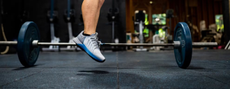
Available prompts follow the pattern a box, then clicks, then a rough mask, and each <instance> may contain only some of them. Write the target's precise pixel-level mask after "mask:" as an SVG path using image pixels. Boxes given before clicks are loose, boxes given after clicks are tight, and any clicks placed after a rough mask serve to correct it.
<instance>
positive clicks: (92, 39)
mask: <svg viewBox="0 0 230 89" xmlns="http://www.w3.org/2000/svg"><path fill="white" fill-rule="evenodd" d="M97 35H98V33H95V34H92V35H90V36H85V35H83V31H82V32H81V33H80V34H79V35H78V36H77V37H75V38H74V39H73V41H74V42H75V43H76V44H77V46H78V47H79V48H81V49H82V50H83V51H85V52H86V53H87V54H88V55H89V56H90V57H91V58H92V59H94V60H95V61H97V62H104V61H105V57H104V56H103V55H102V54H101V51H100V48H99V45H100V44H99V41H98V38H97Z"/></svg>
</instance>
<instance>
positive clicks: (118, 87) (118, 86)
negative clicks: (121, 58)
mask: <svg viewBox="0 0 230 89" xmlns="http://www.w3.org/2000/svg"><path fill="white" fill-rule="evenodd" d="M116 62H117V89H120V83H119V63H118V52H116Z"/></svg>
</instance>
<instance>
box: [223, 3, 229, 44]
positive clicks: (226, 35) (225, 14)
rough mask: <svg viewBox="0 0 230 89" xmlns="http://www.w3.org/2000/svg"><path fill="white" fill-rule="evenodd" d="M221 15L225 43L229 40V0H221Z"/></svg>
mask: <svg viewBox="0 0 230 89" xmlns="http://www.w3.org/2000/svg"><path fill="white" fill-rule="evenodd" d="M223 17H224V41H225V43H223V44H227V43H228V41H230V24H229V23H230V19H229V18H230V17H229V0H223Z"/></svg>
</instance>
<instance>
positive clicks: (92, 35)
mask: <svg viewBox="0 0 230 89" xmlns="http://www.w3.org/2000/svg"><path fill="white" fill-rule="evenodd" d="M97 35H98V33H97V32H96V33H95V34H92V35H90V36H97Z"/></svg>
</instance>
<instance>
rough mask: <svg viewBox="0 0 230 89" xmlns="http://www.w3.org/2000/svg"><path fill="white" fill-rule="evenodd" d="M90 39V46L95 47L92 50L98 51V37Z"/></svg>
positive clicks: (99, 43) (99, 42)
mask: <svg viewBox="0 0 230 89" xmlns="http://www.w3.org/2000/svg"><path fill="white" fill-rule="evenodd" d="M90 39H91V40H92V45H94V47H95V48H94V49H97V48H98V49H100V45H101V41H98V37H97V36H96V38H95V37H91V38H90Z"/></svg>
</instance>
